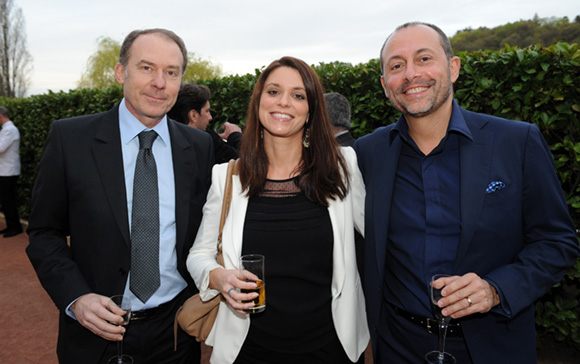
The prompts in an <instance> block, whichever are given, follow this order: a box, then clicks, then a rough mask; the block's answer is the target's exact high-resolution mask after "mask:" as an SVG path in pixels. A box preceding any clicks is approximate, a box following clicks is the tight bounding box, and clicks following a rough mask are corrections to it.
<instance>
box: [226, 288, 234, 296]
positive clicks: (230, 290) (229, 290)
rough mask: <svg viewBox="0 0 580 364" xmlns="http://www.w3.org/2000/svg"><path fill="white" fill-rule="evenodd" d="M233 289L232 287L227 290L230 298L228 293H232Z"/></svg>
mask: <svg viewBox="0 0 580 364" xmlns="http://www.w3.org/2000/svg"><path fill="white" fill-rule="evenodd" d="M234 289H235V288H234V287H232V288H230V289H228V296H230V297H231V295H230V293H232V291H233V290H234Z"/></svg>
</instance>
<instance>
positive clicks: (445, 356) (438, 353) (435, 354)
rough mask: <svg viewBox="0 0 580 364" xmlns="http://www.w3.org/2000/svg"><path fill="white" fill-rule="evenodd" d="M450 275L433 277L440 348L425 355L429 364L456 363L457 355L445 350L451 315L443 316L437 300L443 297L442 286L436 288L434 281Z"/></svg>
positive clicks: (433, 298) (433, 300)
mask: <svg viewBox="0 0 580 364" xmlns="http://www.w3.org/2000/svg"><path fill="white" fill-rule="evenodd" d="M443 277H449V275H447V274H435V275H434V276H433V277H431V305H432V306H433V311H434V312H435V317H436V318H437V326H438V327H439V350H434V351H430V352H428V353H427V354H426V355H425V360H426V361H427V363H429V364H455V363H456V360H455V357H454V356H453V355H451V354H449V353H446V352H445V336H446V335H447V326H448V325H449V321H451V316H443V313H442V310H443V309H442V308H441V307H439V306H438V305H437V302H438V301H439V300H440V299H441V298H443V296H442V295H441V290H443V287H441V288H434V287H433V282H435V281H436V280H438V279H439V278H443Z"/></svg>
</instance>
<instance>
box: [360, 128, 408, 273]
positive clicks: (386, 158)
mask: <svg viewBox="0 0 580 364" xmlns="http://www.w3.org/2000/svg"><path fill="white" fill-rule="evenodd" d="M390 130H391V129H390V128H389V129H388V130H386V132H385V133H384V135H383V137H384V139H383V140H381V141H380V142H378V143H377V144H376V145H375V150H374V152H373V153H372V156H373V157H372V158H373V170H374V171H375V174H376V176H374V177H372V181H375V182H374V183H377V185H375V186H373V189H372V193H373V195H374V196H367V203H371V204H372V208H371V209H369V211H372V212H373V224H374V229H372V231H373V232H374V233H375V236H374V241H375V253H376V261H377V269H378V271H379V272H381V275H380V276H381V278H382V272H383V269H384V267H385V259H386V257H387V235H388V231H389V221H390V215H391V209H390V206H391V200H392V195H393V188H394V183H395V177H396V174H397V164H398V161H399V154H400V152H401V139H400V138H393V140H392V141H391V140H390V139H391V138H390V135H391V133H390ZM367 191H368V190H367Z"/></svg>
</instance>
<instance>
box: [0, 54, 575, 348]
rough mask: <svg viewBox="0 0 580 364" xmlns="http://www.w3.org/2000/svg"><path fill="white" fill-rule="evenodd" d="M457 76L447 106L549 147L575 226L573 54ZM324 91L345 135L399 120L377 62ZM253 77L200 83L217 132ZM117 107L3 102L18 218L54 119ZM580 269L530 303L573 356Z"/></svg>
mask: <svg viewBox="0 0 580 364" xmlns="http://www.w3.org/2000/svg"><path fill="white" fill-rule="evenodd" d="M458 56H459V57H460V58H461V62H462V70H461V74H460V77H459V80H458V81H457V82H456V84H455V97H456V99H457V100H458V102H459V104H460V105H462V106H463V107H465V108H467V109H469V110H472V111H476V112H483V113H487V114H493V115H497V116H501V117H504V118H507V119H516V120H524V121H528V122H534V123H536V124H537V125H538V126H539V127H540V129H541V130H542V132H543V134H544V136H545V138H546V140H547V141H548V143H549V145H550V146H551V149H552V152H553V155H554V159H555V161H556V168H557V172H558V174H559V176H560V178H561V181H562V187H563V189H564V193H565V195H566V198H567V201H568V204H569V207H570V212H571V214H572V217H573V219H574V222H575V223H576V226H578V222H579V221H580V193H579V190H580V140H579V139H580V120H579V115H580V82H578V80H580V67H579V66H580V49H579V48H578V45H577V44H573V45H569V44H565V43H560V44H556V45H553V46H551V47H549V48H541V47H539V46H531V47H528V48H525V49H520V48H513V47H508V46H506V48H505V49H503V50H501V51H497V52H496V51H476V52H472V53H460V54H458ZM313 67H314V68H315V70H316V72H317V73H318V74H319V76H320V78H321V80H322V82H323V84H324V87H325V90H326V91H327V92H340V93H341V94H343V95H345V96H346V97H347V98H348V99H349V101H350V102H351V105H352V133H353V134H354V135H355V136H356V137H360V136H362V135H365V134H367V133H370V132H372V131H373V130H375V129H376V128H377V127H380V126H383V125H385V124H389V123H392V122H394V121H396V120H397V118H398V116H399V113H398V112H397V111H396V110H395V109H394V108H393V107H392V105H391V104H390V102H389V101H388V100H387V99H386V97H385V95H384V93H383V90H382V88H381V85H380V82H379V78H380V67H379V61H378V60H376V59H374V60H370V61H369V62H368V63H363V64H358V65H350V64H345V63H341V62H334V63H329V64H324V63H321V64H319V65H316V66H313ZM259 74H260V70H256V71H255V74H247V75H243V76H228V77H224V78H220V79H213V80H207V81H203V82H200V83H203V84H205V85H207V86H208V87H209V88H210V89H211V90H212V93H213V95H212V101H211V103H212V105H211V106H212V110H213V114H214V117H215V121H216V123H217V124H223V123H224V122H225V121H229V122H232V123H236V124H241V125H244V124H245V119H246V110H247V106H248V103H249V100H250V96H251V93H252V89H253V87H254V84H255V82H256V78H257V76H258V75H259ZM121 98H122V90H121V88H118V87H116V88H110V89H107V90H104V91H99V90H86V89H83V90H73V91H70V92H67V93H65V92H59V93H53V92H49V93H48V94H46V95H37V96H31V97H29V98H25V99H2V98H0V105H4V106H6V107H8V108H9V109H10V110H11V113H12V119H13V120H14V122H15V124H16V125H17V126H18V128H19V129H20V133H21V138H22V145H21V157H22V176H21V178H20V181H19V183H20V189H19V199H20V202H21V214H22V216H23V217H27V216H28V211H29V209H30V194H31V189H32V185H33V183H34V178H35V170H36V165H37V163H38V161H39V159H40V155H41V152H42V147H43V144H44V140H45V138H46V135H47V133H48V130H49V128H50V124H51V122H52V121H53V120H56V119H60V118H65V117H71V116H77V115H83V114H90V113H95V112H101V111H105V110H108V109H110V108H111V107H112V106H113V105H114V104H115V103H117V102H118V101H119V100H120V99H121ZM579 297H580V261H578V262H577V264H576V266H575V267H573V268H571V269H570V270H569V271H568V273H567V275H566V277H565V278H564V280H563V281H562V282H560V283H559V284H557V285H556V286H554V287H553V289H552V290H551V291H550V293H548V294H547V295H546V296H545V297H543V298H542V299H541V300H539V301H538V302H537V303H536V311H537V313H536V323H537V327H538V337H539V338H540V339H544V338H548V339H553V340H556V341H566V342H567V343H569V344H571V345H574V346H576V347H577V348H578V349H580V304H579V302H578V298H579Z"/></svg>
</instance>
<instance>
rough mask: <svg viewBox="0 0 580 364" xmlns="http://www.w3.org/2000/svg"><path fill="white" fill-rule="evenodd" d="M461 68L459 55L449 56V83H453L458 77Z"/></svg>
mask: <svg viewBox="0 0 580 364" xmlns="http://www.w3.org/2000/svg"><path fill="white" fill-rule="evenodd" d="M460 69H461V59H459V57H451V59H449V71H450V73H451V83H455V81H457V78H459V70H460Z"/></svg>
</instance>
